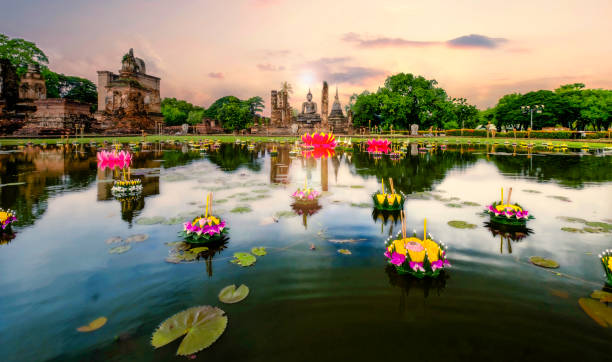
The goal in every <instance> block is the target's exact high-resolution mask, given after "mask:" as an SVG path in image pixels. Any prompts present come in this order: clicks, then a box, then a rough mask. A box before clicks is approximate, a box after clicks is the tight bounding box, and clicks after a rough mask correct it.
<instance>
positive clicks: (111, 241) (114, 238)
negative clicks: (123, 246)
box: [106, 236, 123, 244]
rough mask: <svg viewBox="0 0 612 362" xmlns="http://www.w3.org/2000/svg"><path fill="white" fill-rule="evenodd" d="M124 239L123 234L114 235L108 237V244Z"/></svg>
mask: <svg viewBox="0 0 612 362" xmlns="http://www.w3.org/2000/svg"><path fill="white" fill-rule="evenodd" d="M122 241H123V239H122V238H121V236H113V237H112V238H108V239H106V243H107V244H115V243H120V242H122Z"/></svg>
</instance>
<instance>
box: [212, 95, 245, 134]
mask: <svg viewBox="0 0 612 362" xmlns="http://www.w3.org/2000/svg"><path fill="white" fill-rule="evenodd" d="M216 119H218V120H219V121H221V125H222V126H223V128H224V129H226V130H228V131H239V130H241V129H245V128H247V127H250V126H251V125H252V122H253V115H252V114H251V110H250V109H249V106H248V104H247V103H246V102H242V101H240V100H239V101H233V102H229V103H226V104H224V105H223V106H221V108H220V109H219V111H217V117H216Z"/></svg>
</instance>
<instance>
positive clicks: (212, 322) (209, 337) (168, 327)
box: [151, 305, 227, 356]
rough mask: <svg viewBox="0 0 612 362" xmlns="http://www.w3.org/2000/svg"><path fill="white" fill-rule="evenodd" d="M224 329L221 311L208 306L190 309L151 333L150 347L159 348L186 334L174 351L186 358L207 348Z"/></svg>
mask: <svg viewBox="0 0 612 362" xmlns="http://www.w3.org/2000/svg"><path fill="white" fill-rule="evenodd" d="M226 327H227V316H226V315H225V312H224V311H223V310H221V309H219V308H216V307H212V306H209V305H205V306H198V307H192V308H189V309H187V310H184V311H182V312H179V313H177V314H175V315H173V316H172V317H170V318H168V319H166V320H165V321H164V322H163V323H162V324H161V325H160V326H159V327H158V328H157V329H156V330H155V332H153V337H152V338H151V345H153V347H155V348H160V347H163V346H165V345H167V344H168V343H170V342H172V341H174V340H176V339H178V338H180V337H182V336H183V335H184V334H187V335H186V336H185V338H184V339H183V340H182V341H181V344H180V346H179V348H178V350H177V351H176V354H177V355H180V356H186V355H190V354H194V353H196V352H199V351H201V350H203V349H204V348H207V347H209V346H210V345H211V344H213V343H214V342H215V341H216V340H217V339H219V337H221V335H222V334H223V332H224V331H225V328H226Z"/></svg>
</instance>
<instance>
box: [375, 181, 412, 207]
mask: <svg viewBox="0 0 612 362" xmlns="http://www.w3.org/2000/svg"><path fill="white" fill-rule="evenodd" d="M389 185H390V186H391V193H390V194H387V193H386V192H385V180H384V179H383V180H382V192H381V193H376V194H373V195H372V200H373V201H374V207H375V208H376V209H378V210H386V211H398V210H402V209H403V208H404V201H405V197H404V195H402V194H401V193H396V192H395V188H394V187H393V179H391V178H390V179H389Z"/></svg>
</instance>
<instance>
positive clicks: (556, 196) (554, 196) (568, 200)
mask: <svg viewBox="0 0 612 362" xmlns="http://www.w3.org/2000/svg"><path fill="white" fill-rule="evenodd" d="M547 197H550V198H551V199H557V200H560V201H565V202H572V200H570V199H569V198H567V197H565V196H559V195H548V196H547Z"/></svg>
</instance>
